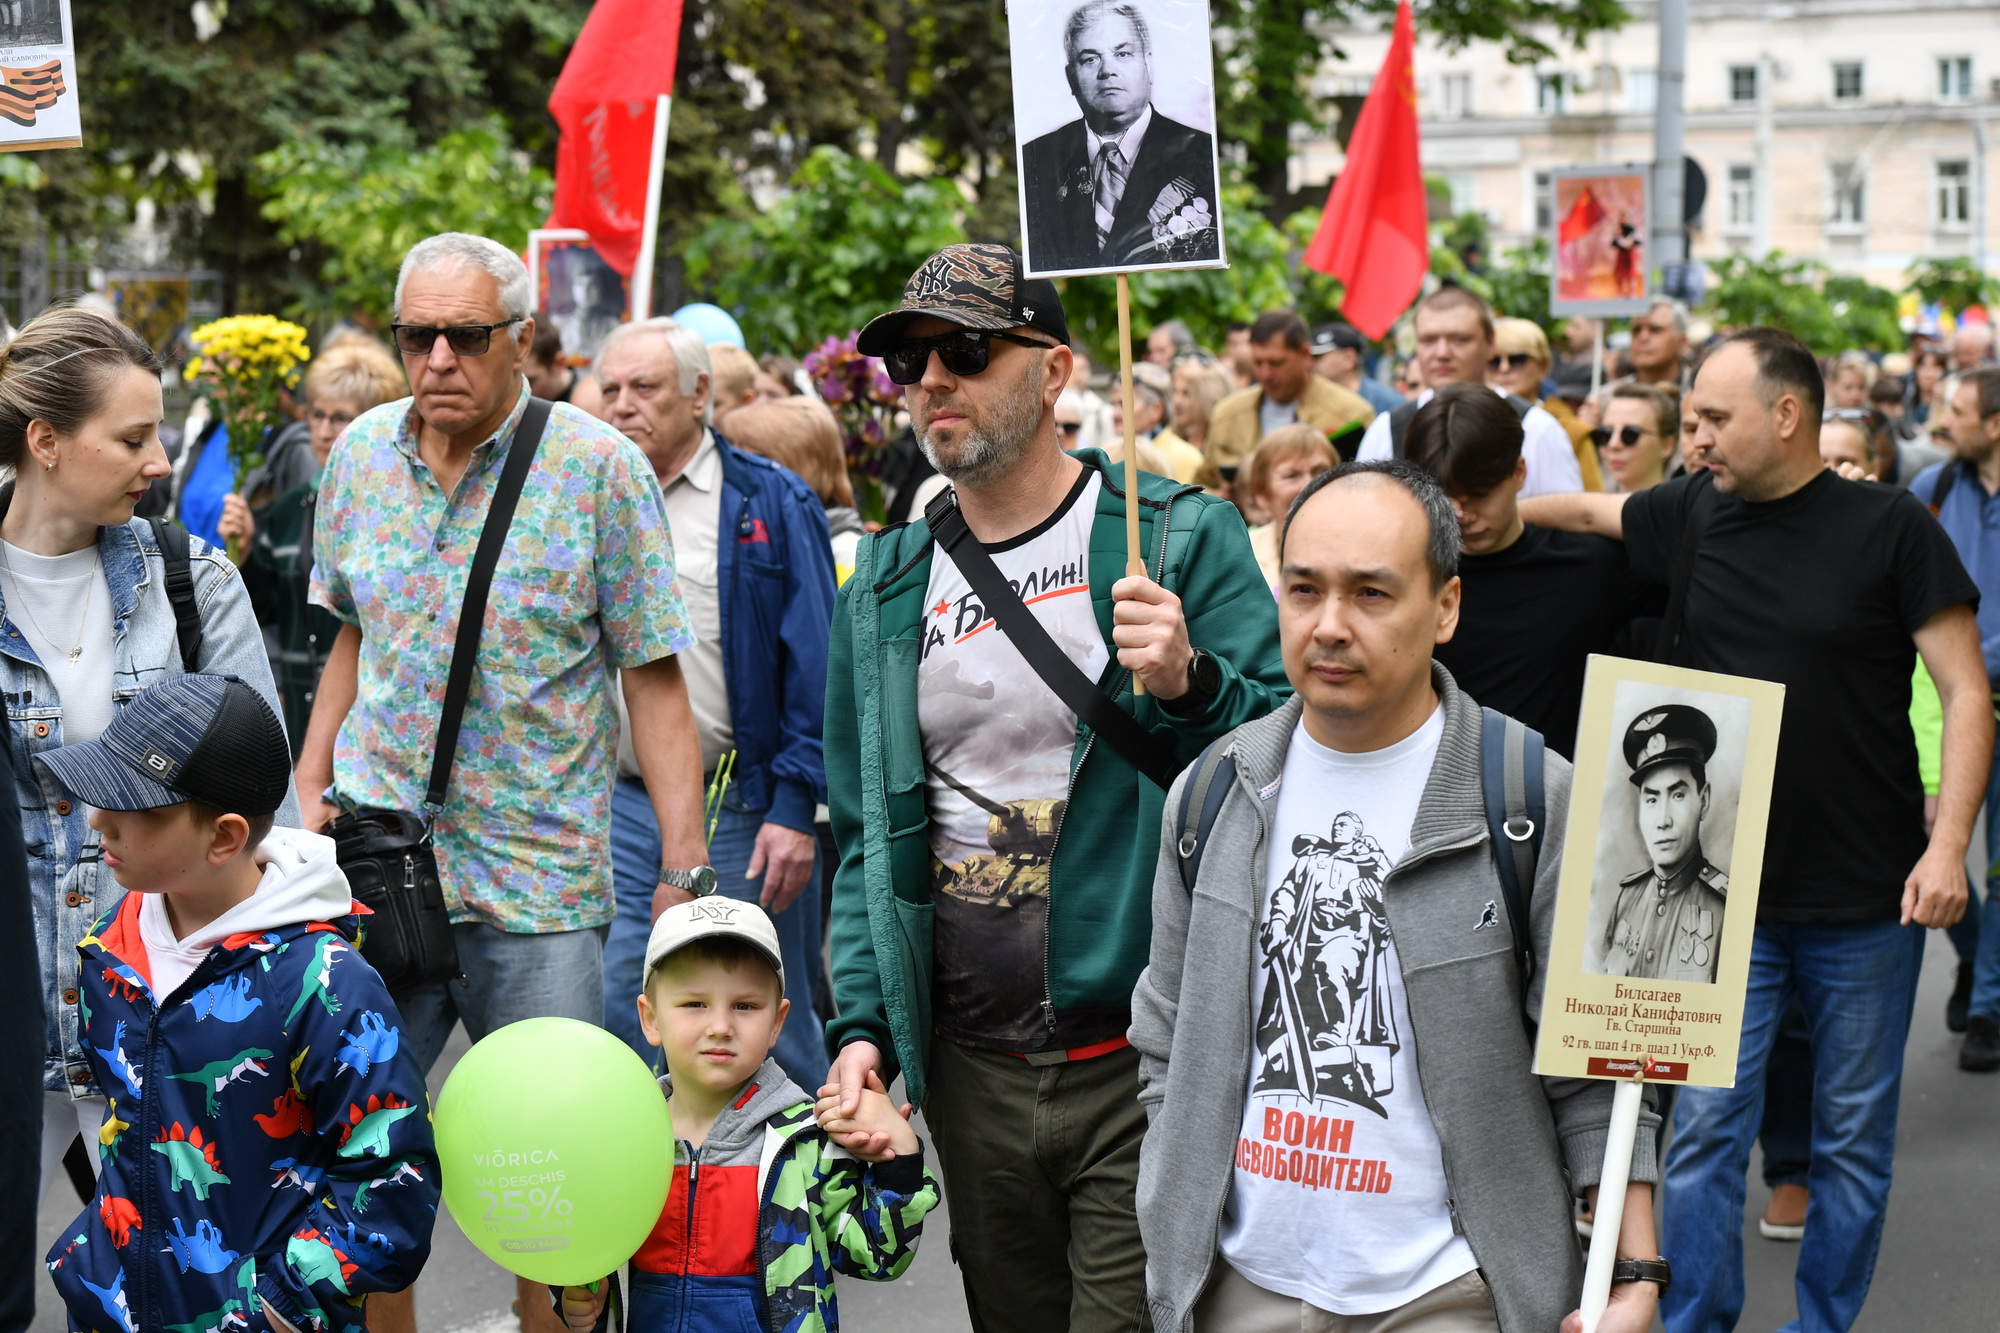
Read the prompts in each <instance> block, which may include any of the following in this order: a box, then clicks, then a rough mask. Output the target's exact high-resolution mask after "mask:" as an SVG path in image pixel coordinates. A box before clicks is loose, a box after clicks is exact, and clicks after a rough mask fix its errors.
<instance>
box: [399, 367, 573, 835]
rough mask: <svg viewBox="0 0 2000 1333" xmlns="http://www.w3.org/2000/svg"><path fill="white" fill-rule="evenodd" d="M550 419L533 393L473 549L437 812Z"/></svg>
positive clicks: (434, 780)
mask: <svg viewBox="0 0 2000 1333" xmlns="http://www.w3.org/2000/svg"><path fill="white" fill-rule="evenodd" d="M548 423H549V403H548V401H547V400H546V399H541V398H530V399H529V400H528V409H527V411H525V412H523V413H522V414H521V424H520V425H519V426H517V427H515V429H514V445H513V447H512V448H511V449H509V450H508V451H507V465H506V467H504V468H503V469H502V470H501V472H500V483H499V485H497V486H495V487H494V488H493V497H492V499H490V500H489V501H487V504H486V524H485V526H484V527H482V528H481V529H480V530H479V547H478V549H477V550H476V551H474V552H473V556H472V568H471V569H470V570H469V571H467V573H466V576H465V601H464V602H462V603H461V604H460V606H459V610H458V637H457V638H456V639H455V640H453V642H452V645H451V674H450V675H448V676H447V677H446V678H445V686H444V709H443V711H442V712H440V713H439V714H438V734H437V754H436V757H434V758H433V759H432V760H431V784H430V789H429V790H428V791H426V792H425V793H424V806H425V809H426V810H427V811H429V812H433V813H434V812H435V811H436V810H437V809H438V808H439V807H441V806H442V805H443V804H444V789H445V787H446V785H447V784H449V783H450V781H451V765H452V760H453V759H454V758H456V756H457V754H458V727H459V723H461V722H463V721H464V720H465V696H466V695H467V694H469V693H471V690H472V668H473V665H474V664H475V662H476V661H477V659H478V657H479V632H480V630H481V629H482V628H483V627H484V624H485V621H486V593H487V590H488V589H490V588H491V587H492V586H493V567H494V566H495V565H497V564H499V563H500V548H501V547H502V546H503V545H505V544H506V541H507V529H508V527H509V526H510V525H511V524H512V523H513V521H514V506H515V505H517V504H519V503H520V500H521V486H522V484H523V483H524V482H526V481H527V479H528V468H529V467H530V466H531V465H532V464H533V463H534V461H535V450H536V449H538V448H540V447H541V443H542V428H543V427H544V426H546V425H548Z"/></svg>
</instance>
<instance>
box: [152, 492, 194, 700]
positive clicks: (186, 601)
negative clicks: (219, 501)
mask: <svg viewBox="0 0 2000 1333" xmlns="http://www.w3.org/2000/svg"><path fill="white" fill-rule="evenodd" d="M146 521H147V522H148V523H150V524H152V525H153V540H154V541H156V542H158V543H159V544H160V559H161V560H162V561H164V562H165V563H166V567H167V568H166V574H165V577H164V578H163V579H162V582H163V583H164V584H165V585H166V589H167V603H168V605H170V606H172V607H173V608H174V639H175V640H176V641H177V642H178V643H179V644H180V649H181V670H183V671H188V672H193V671H199V670H200V669H201V667H200V665H199V664H200V662H201V607H200V606H198V605H196V603H195V600H194V555H193V552H192V550H191V548H190V547H189V546H188V530H187V529H186V528H184V527H182V526H181V525H180V524H178V523H171V522H168V521H167V520H166V519H164V518H149V519H147V520H146Z"/></svg>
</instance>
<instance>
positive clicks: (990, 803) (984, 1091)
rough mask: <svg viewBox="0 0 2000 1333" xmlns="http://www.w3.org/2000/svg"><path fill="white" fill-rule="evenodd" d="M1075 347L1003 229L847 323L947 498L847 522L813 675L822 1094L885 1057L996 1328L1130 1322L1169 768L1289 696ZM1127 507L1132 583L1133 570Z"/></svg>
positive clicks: (1263, 636) (1141, 1300)
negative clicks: (1041, 640)
mask: <svg viewBox="0 0 2000 1333" xmlns="http://www.w3.org/2000/svg"><path fill="white" fill-rule="evenodd" d="M1068 337H1069V331H1068V326H1067V325H1066V324H1065V322H1064V318H1063V309H1062V301H1061V299H1060V298H1059V297H1058V296H1057V295H1056V291H1055V287H1054V285H1053V284H1051V283H1049V282H1048V281H1046V280H1027V279H1024V278H1023V276H1022V273H1021V258H1020V256H1019V255H1017V254H1015V253H1014V251H1013V250H1011V249H1009V248H1008V247H1006V246H1004V245H954V246H949V247H947V248H945V249H944V250H941V251H939V252H938V253H937V254H935V255H933V256H931V258H930V259H928V260H926V261H925V263H924V265H923V267H922V268H920V269H919V270H918V271H917V273H916V275H915V276H913V277H912V278H911V279H910V281H909V284H908V285H907V286H906V287H905V288H904V289H903V300H902V303H901V305H900V307H899V308H898V309H896V310H893V311H890V312H888V313H887V314H884V315H881V316H879V317H878V318H876V319H874V320H872V321H870V322H869V324H868V326H867V327H866V328H864V329H863V330H862V331H861V337H860V339H859V344H860V349H861V351H862V352H864V353H866V354H868V355H871V356H880V357H881V358H882V359H883V364H884V367H885V369H886V370H887V371H888V373H889V376H890V378H891V379H893V380H894V381H896V382H897V383H898V384H901V385H903V387H904V403H905V405H906V406H907V407H908V408H909V412H910V425H911V427H912V428H913V429H914V430H915V431H916V435H917V440H918V443H919V444H920V445H921V446H922V448H923V450H924V453H925V455H926V456H927V457H929V459H930V460H931V463H932V464H933V465H934V466H935V467H936V468H937V470H938V471H939V472H940V473H942V474H943V475H944V477H945V478H946V479H947V480H948V481H950V482H951V484H952V490H951V491H949V492H947V493H946V494H944V495H941V496H940V497H938V498H937V499H935V500H933V501H932V502H931V504H930V505H929V506H928V507H927V508H926V510H925V512H924V515H923V517H922V518H921V519H917V520H915V521H912V522H910V523H906V524H897V525H895V526H892V527H889V528H886V529H884V530H883V531H882V532H880V533H877V534H876V535H874V536H872V537H868V538H864V539H863V541H862V543H861V546H860V549H859V550H858V551H857V552H856V553H855V567H854V573H853V575H852V577H850V578H849V579H848V580H847V583H846V584H845V585H844V588H843V591H842V593H841V596H840V601H839V603H838V605H837V607H836V609H835V612H834V620H833V643H832V649H831V656H830V659H829V663H828V670H827V720H826V765H827V777H828V781H829V785H830V788H831V790H830V793H829V796H828V803H829V806H830V808H831V811H832V821H833V834H834V840H835V842H836V843H837V844H838V846H839V849H840V868H839V870H838V871H837V872H836V874H835V877H834V886H833V970H832V981H833V995H834V1000H835V1004H836V1007H837V1008H838V1009H839V1011H840V1016H839V1018H838V1019H836V1020H835V1021H834V1022H833V1024H831V1025H830V1026H829V1027H828V1028H827V1042H828V1045H829V1047H830V1048H831V1049H832V1050H834V1051H835V1052H837V1055H836V1058H835V1061H834V1065H833V1071H832V1073H831V1075H830V1076H829V1080H830V1081H829V1084H828V1086H827V1087H826V1088H825V1089H822V1096H823V1097H829V1098H831V1104H832V1105H833V1106H835V1107H836V1108H837V1107H839V1106H842V1105H845V1106H849V1107H851V1106H852V1105H853V1104H854V1102H855V1100H856V1099H857V1098H858V1096H859V1093H860V1091H861V1090H862V1089H863V1088H864V1087H867V1086H871V1081H872V1080H876V1079H879V1080H880V1081H881V1082H882V1083H884V1084H886V1083H888V1082H890V1081H891V1080H893V1079H894V1078H895V1077H896V1075H897V1074H898V1073H901V1074H902V1075H903V1078H904V1080H905V1082H906V1085H907V1086H908V1088H909V1091H910V1096H911V1099H912V1100H913V1101H916V1102H920V1103H922V1105H923V1107H924V1111H925V1114H926V1117H927V1119H928V1121H929V1124H930V1128H931V1132H932V1135H933V1139H934V1142H935V1144H936V1146H937V1150H938V1161H939V1165H940V1167H941V1168H942V1172H943V1175H944V1177H945V1179H946V1181H947V1182H948V1186H949V1188H950V1190H951V1217H952V1230H953V1232H954V1233H955V1242H956V1243H955V1244H954V1245H953V1247H952V1248H953V1252H954V1255H955V1256H956V1258H957V1260H958V1265H959V1273H960V1276H961V1277H962V1278H963V1279H964V1282H965V1287H966V1296H967V1303H968V1304H969V1305H970V1306H971V1308H972V1311H973V1316H974V1324H975V1325H976V1326H977V1327H979V1328H980V1329H982V1330H984V1333H1014V1331H1016V1330H1019V1331H1020V1333H1063V1330H1070V1331H1071V1333H1121V1331H1123V1330H1137V1329H1139V1328H1142V1327H1143V1326H1144V1325H1145V1322H1146V1284H1145V1268H1146V1253H1145V1246H1144V1244H1143V1243H1142V1242H1141V1240H1140V1237H1139V1225H1138V1217H1137V1212H1136V1204H1135V1198H1134V1191H1135V1188H1136V1185H1137V1179H1138V1168H1139V1145H1140V1140H1141V1137H1142V1136H1143V1134H1144V1132H1145V1128H1146V1111H1145V1108H1144V1107H1143V1106H1142V1105H1141V1104H1140V1102H1139V1076H1138V1070H1139V1057H1138V1054H1137V1052H1135V1051H1134V1050H1133V1049H1132V1046H1131V1043H1130V1042H1129V1041H1128V1040H1127V1038H1126V1035H1125V1034H1126V1029H1127V1027H1129V1026H1130V1024H1131V999H1132V988H1133V986H1134V985H1135V984H1136V983H1137V981H1138V978H1139V973H1140V971H1141V969H1143V968H1144V967H1145V965H1146V957H1147V949H1148V947H1149V944H1150V942H1151V932H1152V886H1153V871H1154V868H1155V863H1156V860H1157V857H1158V844H1159V830H1160V818H1161V813H1162V807H1163V805H1164V804H1165V793H1164V791H1163V790H1162V788H1161V786H1160V785H1159V784H1160V782H1162V781H1166V780H1169V779H1168V778H1167V776H1166V772H1165V770H1166V769H1167V768H1169V767H1173V768H1178V767H1179V766H1182V765H1185V764H1187V763H1188V762H1189V761H1190V760H1192V759H1193V758H1194V757H1195V756H1196V755H1197V754H1199V753H1200V752H1201V750H1202V748H1203V747H1204V746H1206V745H1207V744H1208V743H1209V742H1210V741H1211V740H1213V739H1215V738H1216V737H1217V736H1220V735H1221V734H1223V733H1224V732H1226V731H1228V730H1229V729H1230V728H1231V727H1234V726H1236V725H1237V724H1239V723H1241V722H1246V721H1248V720H1250V719H1251V718H1254V717H1261V716H1263V715H1264V714H1266V713H1268V712H1270V711H1271V710H1272V709H1273V708H1275V707H1276V706H1277V704H1278V703H1279V701H1280V700H1281V699H1282V697H1283V696H1284V694H1285V692H1286V688H1287V687H1286V679H1285V671H1284V663H1283V660H1282V658H1281V656H1280V654H1279V650H1278V625H1277V615H1276V608H1275V607H1274V605H1273V603H1272V600H1271V595H1270V593H1269V591H1268V590H1267V589H1266V588H1265V586H1264V583H1263V580H1262V576H1261V575H1260V574H1259V573H1258V572H1257V562H1256V558H1255V557H1254V556H1253V555H1252V554H1251V551H1250V540H1249V537H1248V535H1247V534H1246V533H1245V532H1244V529H1243V523H1242V520H1241V519H1239V518H1238V517H1237V515H1236V511H1235V509H1234V508H1233V507H1232V506H1231V505H1229V504H1228V503H1227V502H1226V501H1222V500H1219V499H1217V498H1215V497H1213V496H1208V495H1204V494H1203V493H1202V492H1201V490H1200V489H1199V488H1198V487H1193V486H1181V485H1177V484H1176V483H1174V482H1173V481H1172V480H1170V479H1168V478H1166V477H1157V476H1153V475H1152V474H1150V473H1143V474H1141V475H1140V478H1139V494H1138V496H1137V497H1134V498H1128V497H1127V496H1126V495H1125V494H1124V477H1123V473H1122V470H1120V469H1118V468H1116V467H1114V466H1112V465H1111V464H1110V463H1109V462H1108V460H1107V459H1106V458H1105V456H1104V455H1103V454H1102V453H1100V452H1098V451H1097V450H1094V449H1080V450H1078V451H1076V452H1075V453H1066V452H1064V450H1063V446H1062V439H1061V436H1060V435H1059V434H1058V433H1057V431H1056V423H1055V402H1056V397H1057V395H1058V394H1060V393H1061V392H1062V389H1063V386H1064V385H1065V384H1066V383H1067V382H1068V380H1069V376H1070V371H1071V368H1072V360H1071V355H1070V349H1069V347H1068V346H1067V342H1068ZM1132 503H1136V504H1137V505H1138V507H1139V511H1140V539H1141V540H1140V548H1141V550H1142V551H1143V552H1144V554H1145V558H1146V564H1147V574H1148V577H1144V578H1140V577H1127V576H1125V573H1124V570H1125V534H1124V515H1125V507H1126V505H1128V504H1132ZM980 548H983V549H984V551H985V554H986V556H987V557H989V558H990V560H991V561H992V563H993V565H994V566H996V567H997V568H998V571H999V575H1000V577H1002V578H1004V579H1006V580H1007V581H1008V582H1009V583H1010V584H1011V585H1012V587H1013V588H1014V589H1015V590H1016V591H1015V594H1014V595H1015V596H1017V597H1019V598H1020V600H1021V601H1022V602H1023V603H1025V605H1026V610H1027V612H1028V613H1029V614H1032V615H1033V616H1034V617H1035V620H1036V621H1037V622H1038V623H1039V624H1040V625H1041V627H1042V629H1043V630H1044V631H1045V632H1046V634H1047V636H1048V638H1049V640H1051V641H1052V642H1053V645H1054V648H1055V650H1056V651H1057V652H1059V653H1060V654H1062V656H1064V657H1066V658H1068V661H1069V665H1070V670H1071V672H1072V673H1074V672H1075V671H1078V670H1080V671H1081V672H1082V673H1083V676H1084V679H1085V681H1086V682H1095V684H1096V687H1097V689H1098V690H1099V691H1100V692H1101V693H1102V694H1103V696H1104V697H1105V698H1106V699H1107V700H1109V701H1111V703H1112V706H1113V707H1115V708H1118V709H1122V710H1123V711H1124V712H1125V713H1127V714H1129V715H1130V716H1131V717H1132V718H1133V719H1134V720H1135V721H1136V722H1138V723H1139V725H1140V727H1142V728H1143V729H1144V730H1145V731H1146V732H1147V733H1148V734H1149V736H1150V738H1151V743H1152V746H1153V748H1154V752H1155V758H1157V759H1158V760H1159V761H1160V762H1152V761H1148V762H1146V764H1145V767H1144V768H1143V769H1142V768H1141V767H1140V765H1139V764H1136V763H1134V762H1133V760H1132V758H1130V757H1129V756H1128V755H1127V754H1126V753H1125V752H1124V751H1125V748H1126V746H1125V745H1121V744H1120V743H1119V742H1118V741H1117V740H1115V739H1113V738H1112V737H1113V734H1114V733H1115V732H1116V730H1117V729H1116V724H1115V722H1114V723H1112V728H1111V730H1110V731H1107V732H1106V733H1105V734H1099V733H1098V732H1097V731H1096V730H1094V729H1093V728H1092V726H1091V725H1090V724H1089V723H1088V722H1082V721H1079V719H1078V717H1077V714H1076V712H1074V711H1073V710H1072V708H1071V706H1070V705H1069V704H1068V703H1066V702H1064V699H1063V697H1062V696H1060V695H1058V694H1056V693H1055V691H1054V690H1052V689H1051V688H1050V687H1049V685H1048V684H1047V683H1046V681H1045V680H1044V678H1043V676H1042V675H1041V674H1040V672H1041V668H1038V667H1036V666H1032V665H1030V663H1029V661H1028V660H1027V658H1025V657H1024V656H1023V654H1022V652H1021V651H1020V650H1019V649H1018V648H1017V647H1016V646H1015V643H1014V641H1013V639H1012V637H1011V636H1010V635H1009V634H1008V633H1007V632H1005V631H1003V630H1001V629H1000V628H999V627H998V625H997V624H996V622H995V620H994V616H993V609H992V608H991V607H990V606H988V605H986V604H984V602H983V600H982V599H981V598H980V596H979V595H978V594H977V593H976V592H975V591H974V590H973V588H972V585H971V583H970V581H969V580H968V579H967V577H966V575H965V573H964V569H965V568H966V567H968V566H970V567H973V568H976V567H977V563H978V562H977V560H976V558H975V552H976V551H977V550H978V549H980ZM1135 673H1136V675H1137V676H1138V677H1139V678H1140V679H1141V680H1143V681H1144V682H1145V685H1146V693H1145V695H1144V696H1143V697H1137V696H1135V695H1134V693H1133V691H1132V685H1131V682H1132V678H1133V676H1134V674H1135ZM1051 674H1052V675H1057V676H1058V678H1060V676H1059V673H1054V672H1053V671H1052V673H1051ZM1070 697H1071V698H1072V699H1081V698H1082V696H1081V693H1080V692H1079V693H1077V694H1072V695H1071V696H1070ZM1097 716H1098V717H1099V720H1100V721H1109V719H1108V718H1106V717H1105V715H1103V714H1098V715H1097ZM1127 744H1129V741H1128V742H1127ZM1131 748H1133V749H1134V750H1135V752H1136V751H1137V749H1138V747H1136V746H1133V747H1131ZM1143 757H1144V756H1143V755H1142V758H1143ZM1169 760H1170V761H1171V762H1170V763H1169V762H1167V761H1169ZM1149 773H1158V774H1159V777H1158V778H1157V779H1156V778H1155V777H1153V776H1148V774H1149ZM828 1105H829V1103H827V1102H823V1103H822V1108H823V1112H824V1110H825V1108H826V1107H827V1106H828ZM850 1137H851V1136H850ZM847 1146H848V1147H850V1148H851V1149H857V1150H863V1151H865V1150H867V1149H868V1147H869V1145H867V1144H865V1143H863V1144H856V1143H848V1144H847Z"/></svg>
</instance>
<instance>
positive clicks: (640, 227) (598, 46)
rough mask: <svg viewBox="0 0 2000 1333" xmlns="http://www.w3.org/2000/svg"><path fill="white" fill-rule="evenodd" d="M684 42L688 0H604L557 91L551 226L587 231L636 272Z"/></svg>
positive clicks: (623, 269) (618, 264)
mask: <svg viewBox="0 0 2000 1333" xmlns="http://www.w3.org/2000/svg"><path fill="white" fill-rule="evenodd" d="M680 39H681V0H597V4H596V5H595V6H594V7H593V8H592V9H591V11H590V17H589V18H588V19H587V20H585V21H584V25H583V31H582V32H581V33H579V34H578V35H577V39H576V45H575V47H573V48H572V49H571V50H570V53H569V59H568V60H567V61H566V62H564V64H563V71H562V77H560V78H558V79H557V80H556V88H555V92H553V93H551V94H550V95H549V112H550V114H552V115H553V116H554V117H555V118H556V124H557V125H558V126H560V127H561V129H562V145H561V146H560V147H559V148H557V149H556V202H555V208H554V210H553V211H552V212H551V213H550V215H549V223H548V225H549V226H551V227H577V228H581V229H582V230H584V231H587V232H589V233H590V239H591V242H592V243H593V244H594V245H595V246H596V247H597V252H598V253H599V254H601V255H603V256H604V259H605V262H606V263H608V264H610V265H611V267H613V268H615V269H617V270H618V271H619V272H620V273H623V274H625V275H626V276H628V277H629V276H631V273H632V270H633V268H634V266H635V265H636V264H637V263H638V260H639V247H640V244H641V242H642V240H643V239H644V231H645V220H646V188H647V183H648V177H649V174H650V167H651V163H652V160H653V156H654V145H653V127H654V125H655V123H656V119H657V116H656V109H657V105H658V102H659V99H660V98H662V97H666V96H669V95H671V94H672V92H673V90H674V61H675V59H676V58H677V57H678V55H679V54H680V52H679V47H680Z"/></svg>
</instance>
